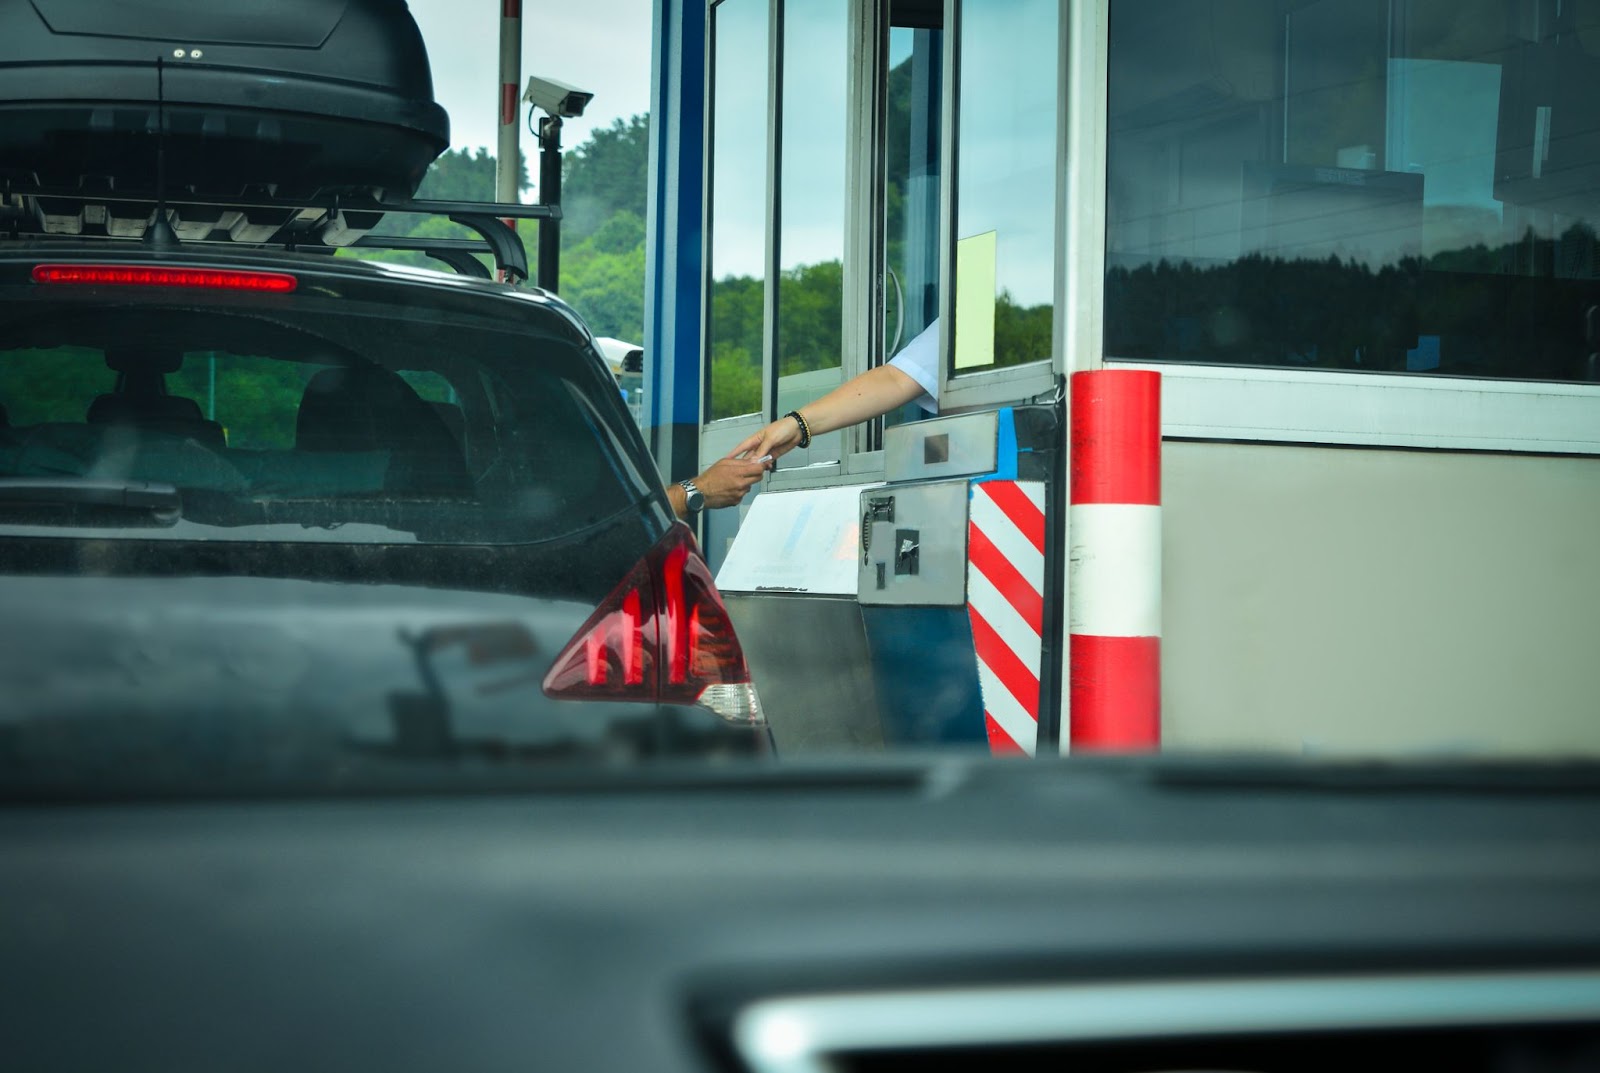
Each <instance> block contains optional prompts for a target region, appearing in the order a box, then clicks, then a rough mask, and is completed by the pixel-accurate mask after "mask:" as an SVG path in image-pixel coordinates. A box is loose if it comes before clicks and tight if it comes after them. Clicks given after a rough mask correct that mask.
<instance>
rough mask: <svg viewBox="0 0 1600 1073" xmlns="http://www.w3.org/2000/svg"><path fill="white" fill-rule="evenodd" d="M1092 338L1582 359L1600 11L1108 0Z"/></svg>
mask: <svg viewBox="0 0 1600 1073" xmlns="http://www.w3.org/2000/svg"><path fill="white" fill-rule="evenodd" d="M1109 93H1110V100H1109V122H1108V151H1109V160H1108V173H1107V180H1108V204H1107V264H1106V272H1107V276H1106V337H1105V345H1106V353H1107V354H1108V355H1109V356H1115V357H1124V358H1136V359H1161V360H1169V361H1173V360H1176V361H1202V362H1207V361H1209V362H1222V363H1229V364H1263V365H1278V366H1303V367H1310V368H1333V369H1347V370H1374V371H1385V372H1416V373H1440V374H1451V375H1458V376H1460V375H1465V376H1497V377H1519V378H1532V379H1551V380H1562V379H1590V380H1593V379H1600V373H1597V370H1596V368H1595V360H1594V358H1593V357H1592V356H1591V355H1592V353H1593V352H1594V350H1595V349H1596V340H1594V339H1593V338H1590V337H1587V336H1586V320H1587V319H1589V318H1590V313H1589V310H1590V309H1592V308H1593V307H1594V306H1595V305H1596V304H1597V303H1600V275H1597V264H1596V262H1597V249H1596V235H1595V223H1596V216H1597V214H1600V113H1596V111H1595V109H1594V108H1593V105H1592V102H1593V101H1594V100H1596V99H1597V98H1600V10H1596V9H1595V8H1594V7H1593V6H1591V5H1575V4H1570V3H1568V4H1555V3H1541V2H1535V0H1314V2H1311V3H1298V4H1292V5H1284V4H1276V3H1267V2H1264V0H1223V2H1210V0H1205V2H1201V0H1189V2H1178V3H1174V2H1171V0H1117V2H1116V3H1114V4H1112V6H1111V36H1110V82H1109Z"/></svg>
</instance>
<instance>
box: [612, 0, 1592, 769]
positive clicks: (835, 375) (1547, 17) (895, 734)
mask: <svg viewBox="0 0 1600 1073" xmlns="http://www.w3.org/2000/svg"><path fill="white" fill-rule="evenodd" d="M656 36H657V61H658V62H657V64H656V70H657V73H658V84H657V86H656V101H655V108H654V114H655V115H656V116H657V117H659V122H658V128H657V149H658V152H657V157H656V166H655V171H654V173H653V185H652V216H651V239H650V241H651V246H650V258H649V272H650V278H649V286H648V289H649V298H648V301H647V314H646V315H647V328H646V334H647V337H648V338H647V342H646V347H645V350H646V354H647V367H646V372H645V381H646V383H645V389H646V391H645V394H646V398H647V400H648V402H647V412H646V413H645V415H644V424H645V426H646V427H647V430H648V432H649V434H650V437H651V441H652V446H653V448H654V449H655V451H656V453H657V456H658V458H659V460H660V461H661V463H662V467H663V470H664V472H665V473H666V474H667V475H668V476H670V477H672V478H674V479H676V478H680V477H684V476H690V475H692V474H693V473H694V472H696V471H697V470H698V469H699V468H700V466H701V465H703V464H705V463H707V462H709V461H711V460H714V459H715V458H717V457H720V456H721V455H722V454H725V453H726V452H727V451H728V450H729V449H731V447H732V446H733V445H735V444H737V443H739V442H740V441H741V440H743V439H744V438H745V437H746V436H748V435H749V434H750V433H751V432H753V431H755V430H757V429H759V428H760V427H761V426H762V425H764V424H765V423H766V422H768V421H770V420H772V419H773V418H774V417H776V416H777V415H780V414H783V413H785V412H786V411H788V410H790V409H794V408H797V407H800V406H803V405H804V404H805V403H806V402H807V401H809V400H811V399H815V398H816V397H818V396H819V395H822V394H823V393H825V392H826V391H828V390H830V389H831V388H832V387H834V386H837V385H838V384H840V383H843V382H845V381H847V380H849V379H850V378H851V377H852V376H854V375H857V374H858V373H860V372H862V371H863V370H865V369H867V368H870V367H871V366H872V365H874V364H877V363H879V362H881V361H883V360H885V358H886V357H887V356H888V355H891V354H893V353H895V351H896V350H897V349H898V347H899V346H900V345H903V343H904V341H905V340H907V339H910V338H912V337H913V336H914V335H916V334H917V333H918V332H920V331H921V330H923V329H924V328H925V327H927V326H929V325H931V324H935V323H937V325H938V332H939V351H940V363H939V383H938V389H939V390H938V392H937V396H938V397H937V404H938V416H937V417H930V416H929V415H927V414H925V413H923V412H921V411H919V410H917V409H916V408H915V407H908V408H907V409H906V410H904V411H902V412H899V413H895V414H890V415H887V416H886V417H885V418H883V419H880V420H878V421H874V422H869V423H867V424H864V425H862V426H859V427H855V428H851V429H844V430H840V431H838V432H834V433H830V434H829V435H826V436H819V437H817V438H816V439H815V440H813V442H812V444H811V447H810V449H809V450H808V451H806V452H798V451H797V452H794V453H792V454H791V455H789V456H786V457H785V458H784V459H783V460H782V461H783V465H782V467H781V468H780V470H779V471H778V472H777V473H776V474H775V475H773V477H772V478H770V479H769V480H768V481H767V482H766V483H765V485H764V486H763V487H762V489H761V491H760V492H759V493H758V494H756V495H752V496H751V497H749V498H748V499H747V500H746V501H745V503H744V504H742V505H741V506H740V507H739V508H737V509H729V510H724V511H716V512H711V513H709V514H707V515H706V516H705V517H704V518H703V519H702V520H701V535H702V542H703V546H704V548H705V550H706V552H707V554H708V557H709V558H710V560H711V562H712V564H713V567H714V568H715V569H717V570H718V571H719V579H721V580H722V582H723V583H724V587H725V588H727V589H728V590H729V603H730V607H731V608H732V609H733V611H734V615H735V620H736V624H737V625H738V626H739V627H740V631H741V636H742V637H744V638H745V644H746V648H747V650H748V651H749V654H750V657H751V660H752V664H753V665H754V669H755V671H756V673H757V676H758V681H759V682H760V684H761V688H762V696H763V698H764V700H765V701H766V703H767V705H768V707H769V710H770V711H771V714H772V718H773V723H774V728H775V733H776V734H777V736H778V739H779V742H780V745H783V744H785V739H786V738H787V741H788V744H790V745H793V746H796V747H801V748H804V747H809V746H811V745H816V746H818V747H834V746H840V745H843V746H849V747H863V748H875V747H879V746H882V745H891V744H895V743H897V742H901V741H922V740H950V739H952V738H960V737H963V736H964V737H966V738H967V739H970V740H982V739H987V740H989V741H990V743H991V745H997V743H998V744H999V745H1003V744H1004V743H1003V742H1000V741H999V739H998V738H997V737H996V735H995V734H994V728H993V726H991V725H990V724H991V722H992V716H993V713H992V712H990V713H987V714H985V710H984V709H983V708H982V707H981V705H982V697H983V686H984V679H983V674H984V673H987V671H986V670H982V669H980V668H981V660H980V658H979V656H978V655H977V652H978V648H979V644H978V640H977V638H976V636H975V631H974V621H975V620H974V616H973V612H972V597H973V592H974V585H973V581H972V579H971V576H970V574H967V575H963V574H962V571H961V570H960V569H958V568H957V567H956V564H957V563H958V562H962V563H965V564H966V567H968V568H970V565H971V560H972V548H973V546H974V541H973V539H972V533H973V526H974V525H975V524H976V523H975V520H974V519H975V517H976V513H975V506H974V505H975V504H978V503H979V502H980V495H981V493H982V491H983V489H985V488H986V487H990V488H993V487H997V486H998V485H1000V484H1004V483H1007V476H1006V475H1007V474H1008V470H1007V466H1008V465H1013V464H1015V465H1016V466H1017V469H1016V471H1015V473H1016V476H1015V477H1014V478H1012V479H1011V483H1015V484H1037V485H1038V486H1039V488H1038V489H1032V488H1029V489H1027V491H1028V492H1029V493H1030V494H1031V493H1032V492H1033V491H1038V492H1039V493H1040V499H1041V500H1042V506H1041V508H1040V509H1041V512H1042V514H1043V516H1044V523H1045V525H1046V527H1047V531H1046V535H1045V537H1044V541H1045V545H1046V546H1045V548H1044V553H1043V555H1042V563H1041V569H1042V570H1043V572H1044V573H1043V582H1042V588H1041V590H1040V604H1041V611H1040V614H1041V626H1040V630H1039V634H1038V636H1039V639H1040V645H1041V656H1040V660H1041V663H1040V696H1039V702H1038V713H1039V722H1038V732H1037V733H1038V736H1037V738H1036V739H1035V742H1034V745H1035V750H1034V751H1035V752H1046V753H1047V752H1050V751H1052V750H1053V748H1056V747H1059V746H1060V744H1061V743H1063V742H1067V741H1069V740H1070V738H1071V727H1072V725H1073V721H1074V718H1075V714H1074V712H1073V711H1071V710H1070V709H1071V707H1072V706H1071V704H1070V694H1071V688H1070V686H1071V681H1072V678H1073V673H1074V672H1073V660H1074V656H1073V655H1072V652H1073V651H1074V644H1073V643H1072V641H1071V640H1069V638H1076V636H1077V631H1076V630H1075V628H1074V622H1075V621H1078V619H1077V618H1075V616H1080V617H1081V613H1087V612H1084V611H1083V608H1082V606H1081V605H1082V604H1083V601H1084V599H1085V598H1086V596H1085V591H1086V590H1085V591H1077V590H1075V588H1074V585H1073V584H1072V580H1071V573H1072V570H1073V569H1074V566H1073V564H1074V563H1076V562H1079V561H1081V560H1083V559H1084V556H1081V555H1077V554H1076V553H1075V550H1074V549H1076V548H1078V547H1080V542H1081V540H1083V539H1085V535H1084V534H1085V533H1087V532H1090V531H1091V530H1096V529H1097V527H1100V525H1101V523H1099V522H1090V521H1087V520H1086V516H1085V515H1082V514H1081V513H1080V512H1078V511H1077V507H1076V506H1074V505H1071V504H1069V502H1068V500H1069V499H1070V498H1071V492H1070V488H1069V485H1070V483H1071V482H1070V479H1069V477H1068V474H1070V473H1071V472H1072V471H1073V466H1074V448H1073V445H1072V441H1071V437H1070V430H1071V429H1072V428H1073V426H1074V421H1075V418H1076V417H1077V416H1078V415H1077V413H1076V406H1075V404H1074V402H1073V401H1072V400H1073V399H1074V397H1075V390H1074V385H1075V384H1076V383H1077V381H1078V378H1080V377H1082V376H1084V375H1086V374H1093V373H1098V372H1102V371H1107V370H1114V371H1115V370H1124V371H1142V372H1150V373H1155V374H1159V377H1160V384H1161V389H1160V415H1161V416H1160V445H1159V462H1160V473H1161V475H1160V507H1159V512H1160V513H1159V520H1158V521H1154V522H1151V521H1149V520H1148V516H1146V520H1145V521H1143V522H1140V523H1139V524H1140V525H1142V526H1144V528H1143V529H1142V530H1140V532H1142V533H1145V534H1146V536H1148V535H1149V534H1150V533H1153V534H1154V536H1153V537H1150V539H1154V540H1155V541H1156V542H1157V544H1158V549H1157V554H1158V558H1159V566H1158V567H1157V569H1156V570H1155V571H1154V575H1155V576H1154V578H1152V577H1150V576H1148V572H1147V575H1146V576H1144V577H1143V579H1142V580H1140V581H1139V582H1138V584H1142V585H1145V586H1147V587H1149V586H1152V585H1153V586H1154V589H1155V590H1156V593H1157V595H1158V597H1159V607H1160V613H1159V618H1160V622H1159V626H1158V627H1157V628H1156V629H1155V633H1156V634H1159V638H1160V640H1159V663H1160V712H1161V725H1160V742H1161V745H1162V747H1163V748H1169V749H1187V748H1195V749H1230V750H1253V749H1271V750H1276V751H1291V752H1341V751H1350V752H1357V753H1368V752H1396V751H1399V752H1415V751H1429V752H1466V753H1472V754H1478V753H1486V754H1497V753H1504V752H1525V751H1563V752H1573V751H1600V723H1597V722H1596V721H1595V720H1593V719H1592V718H1591V717H1590V715H1589V712H1590V711H1591V709H1592V707H1593V698H1594V697H1595V696H1597V695H1600V664H1596V662H1595V661H1594V660H1593V659H1592V651H1593V644H1594V639H1595V637H1596V636H1597V633H1596V630H1597V627H1596V620H1595V618H1594V609H1595V608H1596V607H1600V556H1595V555H1594V554H1593V546H1594V539H1595V534H1596V533H1600V457H1597V456H1600V358H1597V357H1596V355H1597V354H1600V313H1597V312H1596V311H1597V310H1600V244H1597V239H1596V236H1597V233H1600V121H1597V120H1595V119H1594V111H1593V109H1592V108H1590V107H1588V106H1587V104H1586V102H1587V101H1590V100H1592V99H1593V93H1594V91H1595V89H1596V88H1600V9H1596V8H1595V7H1594V5H1584V4H1573V3H1570V2H1569V3H1564V4H1562V3H1556V2H1554V0H1486V2H1485V3H1483V4H1479V5H1474V6H1472V7H1471V8H1462V7H1461V6H1460V5H1459V4H1454V3H1449V2H1447V0H1356V2H1348V0H1176V2H1174V0H1007V2H994V3H977V2H975V0H815V2H806V3H801V2H798V0H716V2H713V3H704V2H690V3H688V4H673V5H668V4H665V3H663V4H661V5H660V6H659V7H658V10H657V35H656ZM1007 415H1010V417H1009V419H1008V417H1007ZM1035 415H1044V416H1043V417H1042V418H1040V417H1036V416H1035ZM1008 420H1009V426H1008V424H1007V422H1008ZM1007 427H1010V428H1011V429H1012V430H1013V432H1014V433H1015V434H1016V436H1017V441H1016V443H1017V446H1016V447H1015V448H1014V449H1013V448H1010V447H1008V446H1005V445H1004V440H1003V435H1004V433H1003V430H1004V429H1005V428H1007ZM941 437H948V439H943V440H942V439H941ZM1033 437H1044V439H1035V438H1033ZM1050 437H1053V438H1054V440H1053V443H1049V444H1047V443H1046V442H1045V439H1048V438H1050ZM967 443H974V444H983V445H984V446H983V447H982V449H981V450H979V451H978V457H977V458H975V459H974V458H972V457H968V456H966V455H962V454H961V453H960V452H961V451H962V450H964V448H963V447H962V446H961V445H962V444H967ZM940 444H943V445H944V446H943V447H941V446H939V445H940ZM991 445H992V446H991ZM945 450H948V452H949V453H948V454H947V455H946V454H941V452H942V451H945ZM1052 451H1053V452H1054V454H1053V458H1052V459H1051V460H1050V461H1048V462H1046V461H1045V459H1046V458H1047V457H1049V456H1050V455H1051V452H1052ZM919 452H920V453H919ZM958 458H959V459H960V461H957V459H958ZM1024 463H1026V465H1027V466H1029V467H1040V468H1038V469H1037V470H1032V469H1030V471H1029V474H1028V476H1027V477H1026V478H1025V477H1024V476H1023V465H1024ZM941 467H944V468H941ZM1051 467H1053V468H1051ZM962 489H964V490H965V491H964V492H963V491H962ZM1126 505H1128V506H1139V505H1144V504H1138V503H1130V504H1126ZM983 509H987V507H984V508H983ZM891 511H892V517H891V516H890V512H891ZM1152 526H1153V528H1152ZM841 527H842V528H841ZM819 534H820V535H819ZM824 537H825V539H824ZM1139 539H1141V540H1143V539H1145V537H1140V538H1139ZM886 541H887V544H886V543H885V542H886ZM958 546H960V547H961V548H962V551H961V553H960V554H959V555H958V554H957V552H956V550H955V549H956V548H957V547H958ZM846 547H848V548H849V549H850V555H849V560H848V562H847V561H846V560H845V558H844V556H843V551H844V549H845V548H846ZM963 556H964V558H963ZM813 560H814V561H813ZM785 563H787V564H788V566H787V567H785ZM786 569H787V570H788V571H789V574H788V580H787V581H785V580H784V574H785V570H786ZM880 574H881V581H882V584H881V586H880V584H879V581H880ZM956 577H962V578H963V582H964V586H965V587H964V590H963V591H961V592H960V593H959V594H958V593H957V592H956V588H957V584H956V582H955V581H954V580H953V579H954V578H956ZM1079 588H1080V589H1083V588H1084V587H1081V586H1080V587H1079ZM1088 588H1093V586H1089V587H1088ZM980 617H981V612H980ZM1112 617H1113V618H1116V616H1112ZM989 625H991V626H992V625H993V624H992V623H990V624H989ZM1136 626H1137V628H1148V626H1147V625H1144V626H1138V625H1137V624H1135V625H1125V626H1120V625H1119V626H1117V628H1118V629H1123V630H1124V632H1127V631H1131V630H1133V629H1135V628H1136ZM1150 639H1151V640H1153V639H1154V636H1153V635H1152V637H1151V638H1150ZM822 669H825V670H822ZM992 669H993V668H988V670H992ZM1013 684H1014V683H1013ZM1016 692H1017V690H1016V689H1013V690H1012V693H1013V695H1014V694H1015V693H1016ZM929 697H936V698H938V699H939V700H940V701H941V703H943V704H945V705H946V706H945V707H940V706H939V705H938V704H934V703H933V701H931V700H929V699H928V698H929ZM946 711H949V712H964V713H965V714H962V715H952V716H951V717H950V718H948V719H946V718H945V717H944V716H943V715H942V714H940V713H943V712H946ZM864 712H865V713H871V712H881V713H883V714H882V716H881V717H880V718H877V719H876V721H875V722H874V721H873V720H871V719H868V718H867V717H866V716H864V715H862V714H861V713H864ZM1510 712H1516V713H1517V715H1516V716H1515V717H1514V718H1513V717H1509V716H1508V714H1507V713H1510ZM928 713H933V714H928ZM974 713H977V714H976V715H974ZM1078 714H1080V715H1081V713H1078ZM919 720H920V721H919ZM868 724H872V725H868ZM957 724H959V726H958V725H957ZM1013 744H1021V743H1016V742H1013ZM1024 751H1026V750H1024Z"/></svg>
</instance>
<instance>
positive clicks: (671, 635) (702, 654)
mask: <svg viewBox="0 0 1600 1073" xmlns="http://www.w3.org/2000/svg"><path fill="white" fill-rule="evenodd" d="M544 691H545V693H546V694H548V695H549V696H552V697H557V698H561V699H567V700H625V701H646V702H651V703H661V704H698V705H700V706H701V707H704V708H707V709H709V710H711V711H713V712H715V713H716V714H717V715H719V716H721V717H722V718H723V719H726V720H728V721H729V722H732V723H741V724H746V725H752V726H756V725H760V724H761V723H763V722H764V719H763V717H762V715H761V702H760V701H759V699H757V697H756V691H755V687H754V686H752V685H751V684H750V668H749V667H748V665H746V663H745V661H744V650H743V649H742V648H740V647H739V639H738V638H737V637H736V636H734V633H733V624H732V623H731V622H730V621H729V620H728V609H727V608H726V607H725V606H724V605H723V603H722V596H721V595H720V594H719V593H718V592H717V586H716V584H715V583H714V582H713V581H712V580H711V571H710V569H709V568H708V567H707V566H706V563H705V560H704V559H702V558H701V557H700V553H699V551H698V550H696V549H695V546H694V538H693V537H692V536H690V535H689V530H688V529H686V528H685V527H683V526H681V525H675V526H673V527H672V529H671V531H669V532H668V533H667V535H666V536H665V537H663V538H662V540H661V542H660V543H659V544H657V545H656V546H655V547H653V548H651V549H650V550H649V551H648V552H647V553H646V554H645V557H644V558H643V559H641V560H640V561H639V562H638V563H637V564H636V565H635V566H634V568H633V569H632V570H630V571H628V576H627V577H625V578H623V579H622V583H621V584H620V585H618V586H617V587H616V588H615V589H614V590H613V591H612V593H611V595H609V596H607V597H606V598H605V599H604V600H602V601H601V602H600V606H599V607H597V608H595V610H594V613H593V614H592V615H590V616H589V618H588V621H586V622H585V623H584V624H583V626H582V627H581V628H580V629H579V630H578V633H577V635H576V636H574V637H573V638H572V640H571V641H569V642H568V643H567V646H566V647H565V648H563V649H562V650H561V654H560V655H558V656H557V657H556V661H555V664H554V665H553V666H552V667H551V668H550V673H549V674H547V675H545V679H544Z"/></svg>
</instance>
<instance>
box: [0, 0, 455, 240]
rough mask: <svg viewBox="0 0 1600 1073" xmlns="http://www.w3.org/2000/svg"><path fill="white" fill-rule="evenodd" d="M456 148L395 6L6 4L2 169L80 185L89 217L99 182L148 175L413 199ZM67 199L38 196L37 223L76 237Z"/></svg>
mask: <svg viewBox="0 0 1600 1073" xmlns="http://www.w3.org/2000/svg"><path fill="white" fill-rule="evenodd" d="M158 60H159V63H158ZM163 129H164V131H165V134H164V136H162V137H160V138H158V137H157V133H158V132H159V131H161V130H163ZM158 143H161V144H160V148H161V152H160V153H158ZM449 144H450V125H449V119H448V118H447V116H446V115H445V112H444V109H443V108H441V107H440V106H439V105H438V103H437V102H436V101H435V100H434V96H433V77H432V74H431V72H430V70H429V67H428V57H427V52H426V50H425V49H424V47H423V43H422V35H421V33H420V31H419V30H418V29H417V24H416V22H415V20H414V19H413V18H412V16H411V13H410V11H409V10H408V8H407V7H406V4H405V0H141V2H130V0H0V177H3V178H4V180H5V181H6V182H7V184H8V185H9V187H10V189H11V190H12V191H13V192H14V193H25V192H26V191H27V188H28V187H29V186H30V185H32V186H33V187H35V188H45V189H47V190H50V191H53V192H56V193H61V192H63V191H67V192H70V191H76V190H81V191H84V192H85V194H86V195H88V196H87V198H86V200H87V201H89V202H90V203H91V210H90V213H89V217H90V222H91V224H92V223H94V222H95V221H96V219H97V218H96V215H95V212H94V211H93V204H92V203H93V201H94V197H93V194H94V192H95V191H103V192H110V191H120V192H124V193H126V192H129V191H133V192H154V191H155V188H156V186H157V182H158V172H161V173H164V187H165V191H170V192H185V193H189V194H196V195H203V196H207V197H216V198H229V197H246V196H248V195H250V194H252V193H254V194H261V193H265V194H269V195H272V196H275V197H277V198H281V199H294V198H307V197H319V196H320V197H327V196H340V195H345V194H349V195H353V196H357V197H359V198H363V199H376V200H380V201H387V200H399V199H406V198H409V197H411V196H412V195H413V194H415V193H416V189H417V186H418V185H419V184H420V183H421V182H422V177H423V175H424V173H425V172H426V171H427V168H428V165H429V164H430V163H431V162H432V161H433V159H434V158H435V157H437V156H438V155H439V154H440V153H441V152H443V151H444V150H445V149H446V148H447V147H448V146H449ZM163 156H164V163H163V164H161V165H158V163H157V161H158V157H163ZM70 201H71V199H68V201H67V202H66V203H63V202H62V201H61V200H60V199H55V200H44V199H41V204H43V206H44V214H45V217H46V218H47V219H48V218H50V216H51V213H52V212H54V213H56V214H57V215H56V217H55V218H56V222H57V225H58V226H56V227H47V228H46V230H53V231H57V232H61V231H63V230H65V231H66V232H67V233H78V231H77V230H76V228H80V227H82V226H83V220H82V219H81V216H82V214H81V213H80V214H79V216H80V219H78V220H77V222H76V223H74V222H73V220H72V216H71V213H72V211H73V206H72V204H71V203H70ZM102 211H104V210H103V209H102ZM110 211H111V213H112V214H113V216H114V214H115V213H116V212H117V211H118V210H117V209H115V208H113V209H111V210H110ZM135 215H137V214H135ZM105 226H107V227H108V230H110V229H111V228H112V224H111V223H106V225H105ZM140 229H141V230H142V225H141V227H140Z"/></svg>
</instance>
